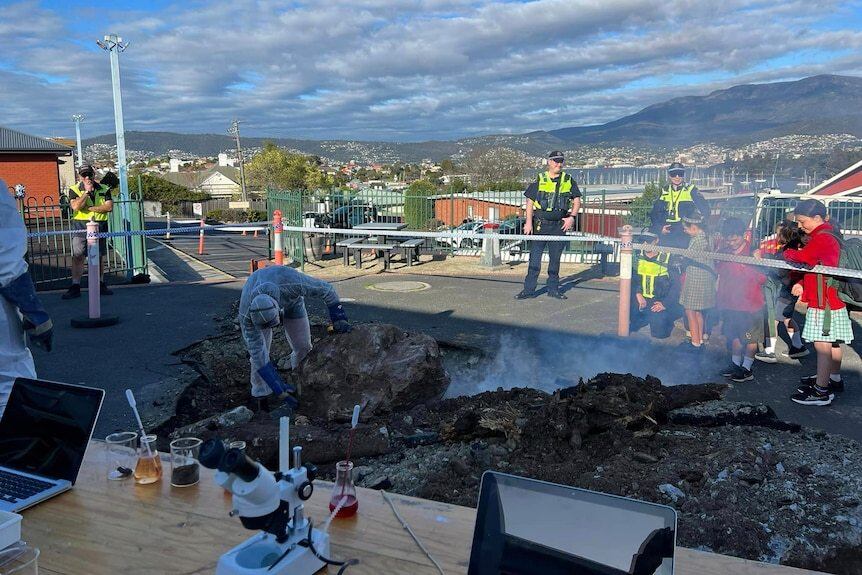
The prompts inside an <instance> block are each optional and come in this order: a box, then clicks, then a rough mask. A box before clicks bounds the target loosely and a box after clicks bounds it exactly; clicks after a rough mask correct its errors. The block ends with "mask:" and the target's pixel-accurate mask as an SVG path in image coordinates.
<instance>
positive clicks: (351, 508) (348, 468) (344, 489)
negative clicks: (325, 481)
mask: <svg viewBox="0 0 862 575" xmlns="http://www.w3.org/2000/svg"><path fill="white" fill-rule="evenodd" d="M339 506H340V507H341V508H340V509H339V510H338V513H336V514H335V517H336V518H337V517H353V516H354V515H356V511H357V510H358V509H359V501H357V499H356V486H355V485H353V462H352V461H339V462H338V463H336V464H335V485H333V486H332V497H330V499H329V512H330V513H332V512H333V511H335V508H336V507H339Z"/></svg>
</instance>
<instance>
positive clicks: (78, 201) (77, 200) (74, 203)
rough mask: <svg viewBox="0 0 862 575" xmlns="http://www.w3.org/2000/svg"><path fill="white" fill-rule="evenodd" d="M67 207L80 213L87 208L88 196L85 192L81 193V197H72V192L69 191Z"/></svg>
mask: <svg viewBox="0 0 862 575" xmlns="http://www.w3.org/2000/svg"><path fill="white" fill-rule="evenodd" d="M69 198H70V199H69V205H70V206H71V207H72V209H73V210H75V211H76V212H77V211H80V210H82V209H83V208H85V207H86V206H87V200H89V199H90V198H89V194H87V192H83V193H81V195H79V196H77V197H74V198H73V197H72V190H69Z"/></svg>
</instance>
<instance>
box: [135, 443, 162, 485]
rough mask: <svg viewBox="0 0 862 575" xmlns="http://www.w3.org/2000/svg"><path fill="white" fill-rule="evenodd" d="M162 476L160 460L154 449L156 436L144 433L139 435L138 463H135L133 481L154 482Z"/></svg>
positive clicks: (144, 483)
mask: <svg viewBox="0 0 862 575" xmlns="http://www.w3.org/2000/svg"><path fill="white" fill-rule="evenodd" d="M161 478H162V461H161V459H159V452H158V450H157V449H156V436H155V435H144V436H143V437H141V446H140V447H139V448H138V463H137V464H136V465H135V483H137V484H139V485H147V484H149V483H155V482H156V481H158V480H159V479H161Z"/></svg>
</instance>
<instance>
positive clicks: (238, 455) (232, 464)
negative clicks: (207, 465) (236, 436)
mask: <svg viewBox="0 0 862 575" xmlns="http://www.w3.org/2000/svg"><path fill="white" fill-rule="evenodd" d="M219 471H224V472H226V473H233V474H234V475H236V476H237V477H239V478H240V479H242V480H243V481H245V482H250V481H254V480H255V479H256V478H257V476H258V475H259V474H260V468H259V467H258V465H257V464H256V463H255V462H254V461H252V460H251V459H249V458H248V457H247V456H246V454H245V453H243V452H242V451H240V450H239V449H236V448H234V449H228V450H227V452H226V453H225V454H224V456H223V457H222V459H221V464H220V465H219Z"/></svg>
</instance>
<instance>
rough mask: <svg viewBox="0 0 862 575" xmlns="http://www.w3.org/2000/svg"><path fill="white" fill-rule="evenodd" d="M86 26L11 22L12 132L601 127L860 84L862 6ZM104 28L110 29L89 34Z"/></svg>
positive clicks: (489, 7) (274, 9)
mask: <svg viewBox="0 0 862 575" xmlns="http://www.w3.org/2000/svg"><path fill="white" fill-rule="evenodd" d="M158 6H159V8H157V9H150V10H145V9H141V8H136V9H134V10H123V9H122V8H113V9H112V10H110V11H107V12H103V11H99V10H96V9H95V7H86V6H83V7H81V8H80V14H84V13H86V14H87V25H86V26H79V22H77V21H76V20H75V19H70V15H69V14H66V13H63V12H60V11H58V10H57V9H52V8H48V7H44V6H43V5H41V4H39V3H38V2H35V1H26V2H20V3H14V4H10V5H7V6H5V7H4V18H3V20H2V21H0V45H2V46H3V47H4V48H3V50H2V51H0V98H2V101H3V102H4V106H3V107H2V108H0V124H2V125H8V126H11V127H16V128H19V129H24V130H26V131H29V132H33V133H39V134H44V135H57V134H67V133H69V132H70V130H71V122H70V121H69V116H70V115H71V114H72V113H84V114H85V115H86V116H87V119H86V121H85V122H86V124H85V127H84V128H85V133H86V134H89V135H93V134H98V133H105V132H110V131H111V130H112V126H113V117H112V111H113V109H112V101H111V84H110V70H109V65H108V55H107V54H105V53H104V52H103V51H101V50H99V49H98V48H97V47H96V45H95V40H96V39H97V38H99V37H100V36H101V35H102V34H103V33H104V32H107V31H117V32H119V33H120V34H121V35H122V36H123V37H124V38H125V39H126V40H129V41H131V44H130V46H129V48H128V50H127V51H126V52H124V53H123V54H122V55H121V57H120V58H121V68H122V84H123V98H124V110H125V116H126V118H125V119H126V128H127V129H129V130H132V129H147V130H155V129H160V130H174V131H182V132H216V133H223V132H224V131H225V129H226V128H227V126H228V124H229V122H230V119H231V118H233V117H239V118H241V119H243V120H244V125H243V126H244V131H245V133H248V134H249V135H271V136H285V137H296V138H311V139H338V138H344V139H378V138H379V139H390V140H391V139H395V140H402V141H416V140H424V139H454V138H458V137H468V136H472V135H478V134H487V133H519V132H528V131H532V130H539V129H557V128H561V127H566V126H573V125H584V124H594V123H601V122H605V121H609V120H613V119H616V118H618V117H620V116H622V115H625V114H628V113H633V112H635V111H637V110H638V109H640V108H642V107H644V106H646V105H649V104H652V103H655V102H658V101H662V100H664V99H667V98H670V97H675V96H682V95H691V94H703V93H707V92H709V91H712V90H715V89H720V88H725V87H728V86H731V85H735V84H738V83H745V82H758V81H775V80H783V79H796V78H799V77H803V76H806V75H809V74H813V73H846V74H860V73H862V58H860V57H859V56H857V55H856V54H857V53H858V50H859V48H860V46H862V32H860V31H859V30H860V26H859V23H860V17H859V12H860V11H859V9H858V8H859V2H838V1H828V0H827V1H798V0H795V1H789V2H785V3H781V4H779V3H773V2H765V1H763V0H725V1H724V2H722V9H721V10H720V11H718V10H716V8H715V2H714V1H712V0H604V1H602V0H536V1H529V2H517V1H482V0H479V1H474V0H469V1H468V0H463V1H462V0H407V1H405V0H364V1H355V0H353V1H347V0H331V1H330V2H328V3H326V4H325V5H321V4H320V3H316V2H315V3H312V2H308V1H303V0H298V1H296V0H295V1H286V0H285V1H279V2H275V1H274V2H266V3H261V2H257V1H254V0H234V1H232V2H201V1H194V2H186V3H179V2H177V3H173V4H158ZM95 30H100V32H95Z"/></svg>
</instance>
